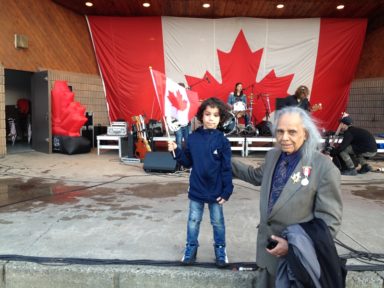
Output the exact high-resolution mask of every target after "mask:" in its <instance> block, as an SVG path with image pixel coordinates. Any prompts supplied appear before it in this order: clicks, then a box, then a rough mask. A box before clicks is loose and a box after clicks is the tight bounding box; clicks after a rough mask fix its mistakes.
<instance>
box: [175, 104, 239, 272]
mask: <svg viewBox="0 0 384 288" xmlns="http://www.w3.org/2000/svg"><path fill="white" fill-rule="evenodd" d="M228 114H229V113H228V107H227V106H226V104H225V103H223V102H222V101H221V100H219V99H217V98H209V99H207V100H205V101H204V102H203V103H202V104H201V106H200V107H199V110H198V111H197V114H196V117H197V119H198V120H199V121H200V122H201V123H202V124H203V125H202V127H199V128H198V129H196V130H195V132H194V133H192V134H191V135H190V136H189V138H188V142H187V147H185V149H182V148H181V147H178V146H177V144H176V143H175V142H172V141H169V142H168V151H175V155H176V157H175V158H176V160H177V161H178V163H179V164H180V165H183V166H184V167H186V168H190V167H192V169H191V174H190V179H189V191H188V198H189V201H190V203H189V217H188V226H187V244H186V247H185V252H184V256H183V258H182V260H181V262H182V264H184V265H190V264H193V263H194V262H195V260H196V254H197V248H198V246H199V242H198V236H199V229H200V222H201V220H202V217H203V212H204V204H205V203H207V204H208V208H209V212H210V218H211V224H212V227H213V237H214V241H215V243H214V248H215V256H216V266H218V267H219V268H221V267H225V266H227V265H228V257H227V253H226V248H225V245H226V243H225V224H224V214H223V206H222V205H223V204H224V203H225V202H226V201H228V199H229V197H230V196H231V194H232V191H233V184H232V169H231V146H230V143H229V141H228V139H227V138H226V137H225V136H224V134H223V132H221V131H219V130H217V128H218V127H220V126H221V125H222V124H223V123H224V122H225V121H226V120H227V117H228Z"/></svg>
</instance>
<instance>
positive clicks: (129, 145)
mask: <svg viewBox="0 0 384 288" xmlns="http://www.w3.org/2000/svg"><path fill="white" fill-rule="evenodd" d="M120 144H121V147H120V149H121V158H123V157H127V158H134V157H135V146H134V145H133V135H132V134H131V133H128V134H127V136H126V137H122V138H121V139H120Z"/></svg>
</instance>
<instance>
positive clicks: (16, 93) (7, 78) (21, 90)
mask: <svg viewBox="0 0 384 288" xmlns="http://www.w3.org/2000/svg"><path fill="white" fill-rule="evenodd" d="M32 75H33V73H32V72H27V71H19V70H12V69H4V84H5V85H4V90H5V122H6V125H5V126H6V144H7V153H8V154H14V153H22V152H28V151H31V150H32V132H31V131H32V130H31V128H32V110H31V104H32V103H31V77H32Z"/></svg>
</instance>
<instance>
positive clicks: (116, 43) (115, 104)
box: [88, 16, 165, 121]
mask: <svg viewBox="0 0 384 288" xmlns="http://www.w3.org/2000/svg"><path fill="white" fill-rule="evenodd" d="M88 20H89V24H90V29H91V32H92V37H93V39H94V43H95V50H96V57H97V61H98V63H99V65H100V69H101V72H102V74H103V79H104V83H105V88H106V96H107V101H108V105H109V109H110V111H109V115H110V118H111V121H115V120H116V119H125V120H126V121H130V120H131V116H133V115H139V114H143V113H144V111H151V115H146V116H147V117H149V118H155V119H160V114H161V113H160V109H159V105H158V103H157V100H156V95H155V91H154V88H153V85H152V79H151V75H150V73H149V69H148V68H149V66H151V67H153V68H154V69H156V70H158V71H162V72H163V71H164V70H165V68H164V50H163V34H162V25H161V17H145V18H141V17H134V18H118V17H98V16H90V17H88ZM148 99H152V101H148ZM143 100H146V101H143Z"/></svg>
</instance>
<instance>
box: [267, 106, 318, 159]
mask: <svg viewBox="0 0 384 288" xmlns="http://www.w3.org/2000/svg"><path fill="white" fill-rule="evenodd" d="M285 114H297V115H299V117H300V119H301V124H302V126H303V128H304V130H305V131H306V133H307V139H306V140H305V141H304V143H303V145H302V147H301V155H302V157H303V158H302V159H303V163H304V165H309V164H310V163H311V161H312V157H313V154H314V153H315V152H316V151H319V150H320V149H321V145H322V144H321V139H322V138H321V135H320V132H319V129H318V128H317V126H316V123H315V121H314V120H312V119H311V117H310V116H309V114H308V112H306V111H304V110H303V109H301V108H299V107H295V106H289V107H285V108H283V109H281V110H279V111H277V112H276V115H275V119H276V121H275V122H274V124H273V126H272V134H273V136H275V135H276V129H277V124H278V123H279V120H280V118H281V116H283V115H285Z"/></svg>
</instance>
